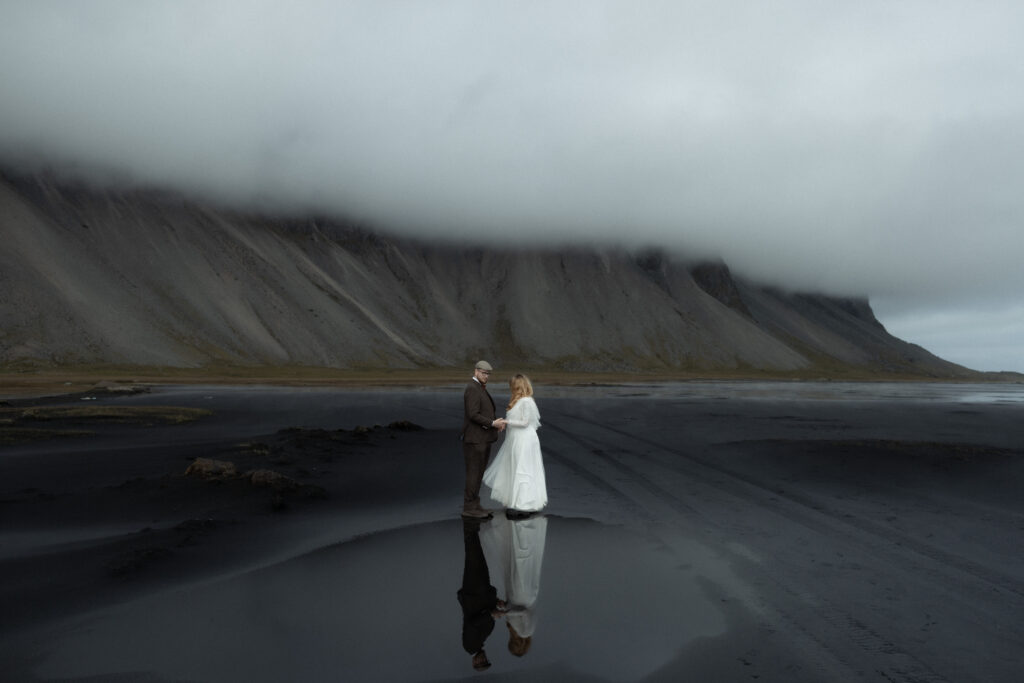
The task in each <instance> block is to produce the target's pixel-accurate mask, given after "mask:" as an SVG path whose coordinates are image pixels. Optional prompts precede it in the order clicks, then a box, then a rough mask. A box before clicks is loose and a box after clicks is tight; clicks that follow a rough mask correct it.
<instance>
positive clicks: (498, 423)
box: [491, 417, 508, 432]
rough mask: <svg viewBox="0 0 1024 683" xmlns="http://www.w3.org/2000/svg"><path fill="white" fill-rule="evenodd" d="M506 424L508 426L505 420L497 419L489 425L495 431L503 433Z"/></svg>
mask: <svg viewBox="0 0 1024 683" xmlns="http://www.w3.org/2000/svg"><path fill="white" fill-rule="evenodd" d="M507 424H508V421H507V420H505V419H504V418H501V417H499V418H498V419H497V420H495V421H494V422H492V423H491V426H492V427H494V428H495V429H497V430H498V431H499V432H503V431H505V426H506V425H507Z"/></svg>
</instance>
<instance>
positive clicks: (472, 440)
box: [462, 360, 505, 519]
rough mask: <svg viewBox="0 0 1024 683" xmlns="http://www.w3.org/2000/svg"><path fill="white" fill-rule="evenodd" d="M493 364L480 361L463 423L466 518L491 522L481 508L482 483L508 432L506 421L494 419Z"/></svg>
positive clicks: (466, 398) (465, 401)
mask: <svg viewBox="0 0 1024 683" xmlns="http://www.w3.org/2000/svg"><path fill="white" fill-rule="evenodd" d="M491 370H493V368H492V367H491V364H490V363H488V362H487V361H485V360H482V361H480V362H479V363H477V364H476V367H475V368H473V379H472V380H471V381H470V383H469V384H468V385H467V386H466V391H465V393H464V394H463V395H462V403H463V407H464V409H465V416H464V418H463V420H462V455H463V456H464V457H465V459H466V493H465V496H464V498H463V501H462V516H463V517H466V518H470V519H487V518H488V517H490V516H491V513H490V512H488V511H487V510H484V509H483V507H481V505H480V483H481V482H482V480H483V478H484V470H485V469H486V468H487V460H488V459H489V458H490V457H491V444H492V443H494V442H495V441H497V440H498V432H500V431H501V430H503V429H504V428H505V421H504V420H495V419H494V400H493V399H492V398H491V395H490V394H489V393H487V379H488V378H489V377H490V376H491Z"/></svg>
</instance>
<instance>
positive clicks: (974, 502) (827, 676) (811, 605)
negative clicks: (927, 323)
mask: <svg viewBox="0 0 1024 683" xmlns="http://www.w3.org/2000/svg"><path fill="white" fill-rule="evenodd" d="M493 393H494V394H495V397H496V399H497V400H498V401H499V402H500V401H501V400H503V399H504V395H503V387H496V388H495V389H494V392H493ZM82 398H91V397H89V396H79V397H75V401H73V402H72V401H65V402H64V403H68V404H73V405H89V406H93V405H96V406H101V407H102V406H113V407H122V408H123V407H141V406H158V405H159V406H179V407H187V408H201V409H204V410H207V411H210V414H208V415H205V416H202V417H199V418H198V419H195V420H194V421H191V422H187V423H183V424H169V423H166V422H160V421H158V420H154V419H142V418H138V417H135V418H133V419H132V420H129V421H127V422H112V421H110V419H97V418H95V417H93V418H81V419H76V418H70V417H64V418H60V419H52V420H47V421H40V420H37V421H35V422H33V423H32V424H31V425H28V423H27V422H26V421H24V420H22V419H21V418H17V419H16V417H17V416H18V415H20V414H21V413H20V411H23V410H24V409H25V407H26V403H25V401H14V400H12V401H9V403H10V404H11V405H10V406H9V407H5V408H4V409H3V410H4V411H6V412H5V413H4V415H2V416H0V417H2V418H3V419H5V420H8V422H6V423H0V431H2V430H3V429H4V428H6V429H8V430H11V429H13V428H15V427H18V428H21V429H25V428H27V426H30V427H31V428H32V429H34V430H37V431H38V430H40V429H48V430H57V431H63V432H68V434H66V435H64V436H62V437H60V438H53V439H45V440H26V441H21V442H13V443H3V444H2V445H0V462H2V463H3V477H2V478H0V520H2V526H0V579H2V580H0V613H2V614H3V619H2V620H0V671H2V672H3V673H2V676H3V680H11V681H30V682H31V681H58V680H59V681H281V680H295V681H322V680H348V681H378V680H380V681H448V680H463V679H471V678H479V679H484V678H487V679H495V680H502V681H519V680H524V681H525V680H529V681H538V680H540V681H544V680H551V681H555V680H557V681H669V680H672V681H677V680H681V679H686V680H727V681H734V680H735V681H739V680H758V681H859V680H863V681H950V682H954V681H955V682H960V681H996V682H1002V681H1006V682H1009V681H1016V680H1018V679H1019V676H1020V670H1021V666H1022V664H1024V616H1021V615H1024V550H1022V548H1024V495H1022V493H1024V451H1022V445H1024V420H1022V419H1021V418H1022V417H1024V389H1022V388H1021V387H1019V386H1014V385H1008V386H1007V385H976V386H971V385H935V384H906V383H901V384H891V385H886V384H841V383H753V382H744V383H734V382H710V383H696V382H695V383H682V384H674V385H661V386H645V385H634V386H615V387H593V388H589V389H582V388H555V387H548V388H545V387H538V397H537V398H538V404H539V406H540V409H541V413H542V420H543V426H542V428H541V432H540V435H541V442H542V446H543V448H544V453H545V462H546V467H547V474H548V484H549V497H550V499H551V505H550V506H549V508H548V510H547V511H546V514H545V515H544V517H543V518H541V519H534V520H527V522H525V523H523V522H515V523H513V522H508V521H507V520H504V519H503V517H502V516H501V515H500V514H499V515H497V516H496V517H495V519H494V520H492V521H490V522H487V523H485V524H483V525H481V526H480V527H479V528H469V529H467V528H465V526H464V524H463V522H462V521H461V520H460V519H459V517H458V511H459V498H460V490H461V483H462V467H461V462H460V449H459V445H458V442H457V435H456V430H457V428H458V425H459V423H460V421H461V414H460V412H459V410H460V398H461V397H460V390H459V388H458V387H440V388H438V387H434V388H429V389H424V390H421V391H412V390H383V389H381V390H336V389H326V388H316V389H300V388H294V387H289V388H275V387H251V386H250V387H203V386H193V387H189V386H185V387H162V388H161V387H157V388H154V390H153V391H152V392H151V393H147V394H137V395H129V396H106V395H97V396H96V397H95V400H91V401H81V399H82ZM59 404H60V403H59V402H58V403H57V405H59ZM389 425H391V426H389ZM414 426H419V427H422V429H415V428H414ZM82 431H87V432H91V434H89V435H82V434H77V435H76V434H73V433H72V432H82ZM23 433H24V432H23ZM36 437H38V434H36ZM196 458H208V459H215V460H219V461H230V462H232V463H233V464H234V465H235V466H236V470H237V471H238V472H246V471H253V470H259V469H264V470H273V471H274V472H277V473H279V474H281V475H284V476H287V477H288V478H289V479H287V480H281V479H279V480H278V483H279V484H280V485H279V486H277V487H276V488H275V487H273V486H258V485H254V484H253V483H251V479H247V478H244V477H241V476H236V477H224V478H213V479H206V478H201V477H197V476H186V475H185V474H184V473H185V471H186V468H187V467H188V466H189V464H190V463H192V462H193V461H194V460H195V459H196ZM485 503H487V501H486V500H485ZM492 507H496V506H493V504H492ZM530 524H532V525H533V526H532V527H530V526H529V525H530ZM538 527H543V529H542V531H543V533H538ZM528 532H529V533H528ZM503 534H504V535H503ZM508 534H513V537H514V538H516V539H518V540H517V542H516V545H515V546H514V552H512V553H511V554H508V553H506V554H505V555H502V554H501V553H500V552H498V551H497V550H495V548H496V547H501V544H500V543H497V544H496V543H495V541H494V539H496V538H506V537H507V535H508ZM474 539H480V540H481V544H480V545H481V547H482V548H483V549H484V552H485V560H486V563H485V564H486V566H487V568H488V570H489V575H488V577H487V581H488V582H489V583H490V585H493V586H494V587H495V589H496V593H497V595H498V597H501V598H505V597H508V596H509V595H512V594H514V593H516V590H517V589H516V586H520V592H521V584H522V579H523V576H527V577H528V578H530V580H531V581H535V583H536V585H537V586H539V589H538V590H536V592H535V595H533V599H535V603H531V606H530V608H529V610H527V612H528V615H529V619H528V621H529V623H530V628H531V630H532V631H533V635H532V639H531V642H532V644H531V647H530V649H529V651H528V653H527V654H526V655H525V656H523V657H516V656H514V655H513V654H511V653H510V652H509V650H508V649H507V643H508V640H509V629H508V626H507V624H508V623H515V624H518V623H520V622H519V621H516V619H521V618H522V615H520V616H509V615H500V614H499V615H498V616H497V619H496V621H495V622H494V624H493V632H491V633H490V634H489V635H488V637H487V640H486V651H487V653H488V656H489V659H490V661H491V664H492V666H491V668H490V669H488V670H487V671H486V672H484V673H477V672H474V671H473V669H472V668H471V665H470V656H469V654H467V652H466V651H465V650H464V649H463V645H462V635H463V620H464V614H463V611H462V609H460V605H459V602H458V601H457V599H456V592H457V591H458V590H459V589H460V586H463V585H465V580H466V577H465V576H464V572H465V570H466V567H467V566H468V565H469V563H467V558H469V557H471V556H474V557H475V555H474V554H473V551H471V548H475V547H477V546H476V544H475V542H474ZM510 557H512V558H516V559H509V558H510ZM517 563H518V564H517ZM517 577H518V578H517ZM528 583H529V582H528ZM519 599H522V598H521V596H520V598H519ZM485 621H486V620H485Z"/></svg>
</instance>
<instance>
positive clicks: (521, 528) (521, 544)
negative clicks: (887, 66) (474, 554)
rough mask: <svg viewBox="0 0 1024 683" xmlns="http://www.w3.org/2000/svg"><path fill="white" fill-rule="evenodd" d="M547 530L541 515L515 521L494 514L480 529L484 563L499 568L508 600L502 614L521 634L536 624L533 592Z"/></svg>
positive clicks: (528, 633) (527, 633)
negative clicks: (484, 556)
mask: <svg viewBox="0 0 1024 683" xmlns="http://www.w3.org/2000/svg"><path fill="white" fill-rule="evenodd" d="M547 531H548V520H547V519H546V518H545V517H531V518H530V519H525V520H516V521H512V520H507V519H504V518H502V517H495V518H494V519H492V520H491V521H490V522H488V523H487V524H486V525H485V526H484V527H483V528H482V529H481V530H480V543H481V545H482V546H483V550H484V554H485V555H486V556H487V561H488V564H489V565H490V566H491V567H492V568H493V570H494V571H497V570H498V568H499V567H500V568H501V569H502V570H503V571H502V574H503V579H504V582H505V601H506V602H507V603H508V612H506V613H505V618H506V619H507V620H508V623H509V625H510V626H511V627H512V628H513V629H515V632H516V633H518V634H519V635H520V636H522V637H523V638H527V637H529V636H532V635H533V632H534V629H535V627H536V609H537V594H538V593H539V592H540V570H541V565H542V564H543V563H544V542H545V540H546V538H547Z"/></svg>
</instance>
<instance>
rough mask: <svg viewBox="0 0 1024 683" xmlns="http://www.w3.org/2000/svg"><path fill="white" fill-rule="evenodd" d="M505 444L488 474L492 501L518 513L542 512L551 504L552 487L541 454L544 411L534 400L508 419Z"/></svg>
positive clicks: (525, 400)
mask: <svg viewBox="0 0 1024 683" xmlns="http://www.w3.org/2000/svg"><path fill="white" fill-rule="evenodd" d="M505 419H506V420H507V421H508V427H506V428H505V441H504V442H503V443H502V444H501V448H499V449H498V454H497V455H496V456H495V457H494V461H493V462H491V464H490V466H489V467H488V468H487V470H486V471H485V472H484V483H485V484H487V485H488V486H489V487H491V498H493V499H494V500H496V501H498V502H499V503H501V504H502V505H504V506H505V507H507V508H512V509H514V510H540V509H541V508H543V507H544V506H545V505H547V504H548V485H547V481H546V480H545V479H544V461H543V460H541V455H540V439H539V438H537V429H538V428H539V427H540V411H539V410H538V409H537V403H536V401H534V400H533V398H531V397H529V396H524V397H523V398H521V399H519V400H518V401H516V404H515V405H514V406H512V409H511V410H510V411H508V415H506V416H505Z"/></svg>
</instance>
